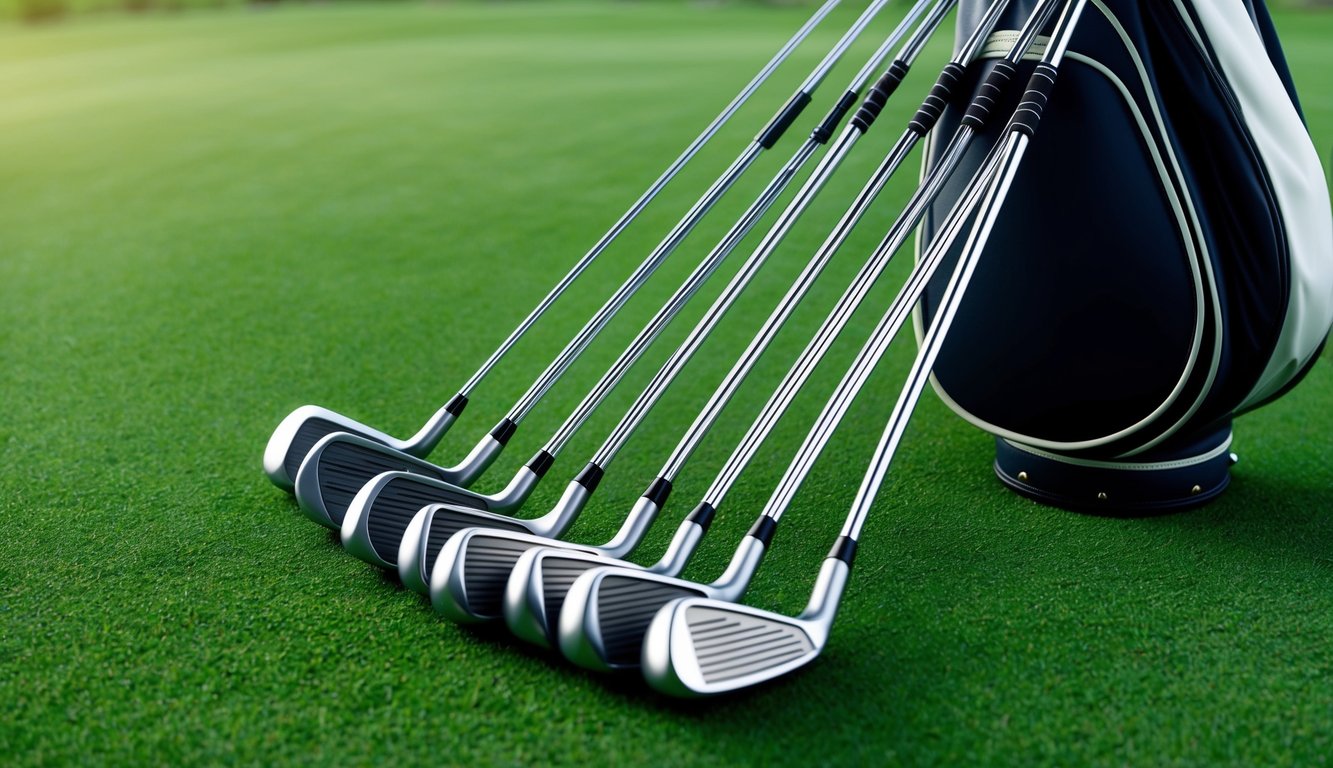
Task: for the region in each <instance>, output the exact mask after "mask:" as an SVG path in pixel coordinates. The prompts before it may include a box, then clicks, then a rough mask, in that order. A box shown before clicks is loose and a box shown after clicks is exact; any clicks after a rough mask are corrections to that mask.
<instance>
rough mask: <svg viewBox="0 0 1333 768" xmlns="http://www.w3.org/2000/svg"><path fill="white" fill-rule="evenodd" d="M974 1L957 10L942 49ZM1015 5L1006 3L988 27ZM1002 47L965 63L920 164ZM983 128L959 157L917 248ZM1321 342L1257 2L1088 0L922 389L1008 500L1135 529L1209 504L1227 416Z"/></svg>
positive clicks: (1263, 14) (1225, 449)
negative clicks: (959, 422)
mask: <svg viewBox="0 0 1333 768" xmlns="http://www.w3.org/2000/svg"><path fill="white" fill-rule="evenodd" d="M986 4H987V3H985V2H983V1H982V0H961V5H960V10H959V19H958V24H959V31H960V35H959V39H962V38H963V37H965V36H966V34H967V32H968V31H969V30H971V29H972V28H974V27H975V24H976V22H977V19H978V17H979V16H980V14H981V12H982V10H983V6H985V5H986ZM1034 4H1035V2H1034V0H1013V2H1012V3H1010V8H1009V9H1008V12H1007V13H1008V16H1007V18H1006V19H1003V20H1002V21H1001V23H1000V25H999V26H998V27H997V29H998V30H1015V29H1017V28H1018V27H1019V25H1020V24H1021V21H1022V19H1024V18H1026V17H1027V15H1028V14H1029V13H1030V12H1031V10H1032V7H1033V5H1034ZM1013 34H1014V33H1012V32H1004V31H997V32H996V33H995V34H994V35H993V36H992V44H991V45H988V46H987V48H986V49H985V50H984V51H983V53H982V54H981V56H980V60H978V61H974V62H973V64H972V66H970V67H969V68H968V77H969V80H968V82H965V83H964V84H963V86H964V87H963V88H961V89H960V98H959V99H958V100H957V104H955V105H953V106H951V107H950V108H949V109H948V110H946V113H945V115H944V116H943V119H942V120H941V121H940V124H939V128H938V129H937V130H936V133H935V137H936V140H935V141H934V142H932V145H931V146H930V147H929V148H928V150H927V159H926V162H927V163H934V162H936V161H937V159H938V154H939V152H940V150H941V149H942V145H943V143H944V142H943V140H942V138H940V137H948V136H950V135H952V132H953V130H954V129H955V128H956V127H957V126H958V124H959V121H960V118H961V117H962V112H961V109H960V106H959V105H962V106H965V105H966V103H967V101H966V100H968V99H971V98H972V96H973V94H974V93H976V92H977V90H978V88H979V87H980V85H981V83H982V82H983V81H984V80H985V78H986V77H987V75H988V74H989V72H990V70H991V69H993V68H994V62H995V60H996V59H998V58H999V57H1001V56H1002V55H1003V53H1004V51H1005V49H1006V47H1007V45H1009V44H1010V43H1011V42H1012V39H1013ZM1040 53H1041V46H1040V45H1039V46H1038V50H1037V51H1036V55H1040ZM1032 67H1033V64H1032V62H1028V65H1027V67H1026V68H1020V69H1019V72H1018V74H1017V76H1016V77H1015V78H1014V79H1013V85H1014V86H1015V87H1011V88H1010V89H1009V92H1008V93H1007V94H1006V98H1007V102H1006V103H1004V104H1002V105H1001V109H1000V110H999V111H1000V112H1001V113H1003V114H1008V113H1009V112H1010V111H1012V110H1013V108H1014V106H1015V105H1016V104H1017V102H1018V100H1019V96H1020V95H1021V93H1020V92H1021V91H1022V90H1023V88H1022V83H1024V82H1026V80H1027V76H1028V75H1029V74H1030V73H1031V71H1032ZM1003 128H1004V124H1003V121H993V124H992V125H990V126H988V128H987V129H986V131H984V132H983V133H982V136H981V138H982V140H981V141H978V142H976V143H975V144H974V145H973V147H972V149H971V151H970V153H969V154H968V156H967V157H966V158H965V160H964V163H963V166H962V167H961V168H960V169H959V172H958V173H956V174H955V175H954V178H953V180H952V181H951V182H950V186H949V187H947V188H946V189H945V191H944V194H942V195H941V197H940V198H939V200H938V201H937V202H936V204H935V205H934V206H933V208H932V209H931V211H930V212H929V214H928V216H927V218H926V220H925V221H924V222H923V226H922V228H921V232H920V233H919V236H918V243H917V247H918V249H921V248H923V247H924V245H925V244H926V243H928V242H929V241H930V239H931V238H932V236H933V234H934V226H935V225H936V224H938V223H939V222H940V221H942V220H943V217H944V215H945V214H946V213H947V212H948V210H949V208H950V207H952V205H953V203H954V201H955V200H956V198H957V196H958V195H959V194H960V193H961V190H962V188H963V186H964V184H965V182H966V180H967V177H968V176H969V175H970V174H971V173H972V172H974V171H975V170H976V169H977V168H978V167H979V166H980V165H981V163H982V159H983V157H984V156H985V154H986V150H987V148H988V147H989V146H990V145H992V144H993V143H994V142H995V139H996V138H997V137H998V136H999V135H1000V134H1001V132H1002V130H1003ZM960 250H961V243H959V244H955V246H954V252H953V253H951V254H950V256H949V259H948V260H946V262H945V265H944V268H942V269H941V270H940V271H939V273H938V274H937V276H936V278H935V280H934V281H933V282H932V284H931V286H930V287H929V289H928V291H927V295H926V296H925V298H924V299H923V300H922V302H921V304H920V306H919V307H918V309H917V317H916V324H917V328H918V333H920V329H921V328H922V326H923V324H928V323H929V322H930V319H931V317H932V307H933V306H934V305H935V304H937V303H938V301H939V297H940V296H941V294H942V293H943V291H944V287H945V284H946V282H947V279H948V275H949V273H950V271H951V269H950V263H951V261H952V260H954V259H956V258H957V255H958V251H960ZM920 252H921V251H920V250H918V253H920ZM1330 323H1333V217H1331V216H1330V206H1329V194H1328V188H1327V185H1326V183H1325V179H1324V175H1323V168H1322V164H1321V163H1320V161H1319V158H1318V156H1317V154H1316V152H1315V149H1314V146H1313V143H1312V141H1311V139H1310V136H1309V134H1308V132H1307V130H1306V128H1305V125H1304V122H1303V118H1302V115H1301V112H1300V105H1299V102H1298V101H1297V98H1296V93H1295V91H1294V89H1293V86H1292V81H1291V77H1290V74H1289V72H1288V70H1287V66H1286V63H1285V60H1284V58H1283V55H1282V51H1281V49H1280V47H1279V45H1278V41H1277V38H1276V36H1275V34H1274V31H1273V25H1272V23H1271V21H1270V19H1269V16H1268V13H1267V10H1266V9H1265V7H1264V5H1263V2H1262V0H1091V2H1090V3H1089V5H1088V7H1087V10H1086V12H1085V13H1084V14H1083V17H1082V20H1081V22H1080V24H1079V27H1078V29H1077V30H1076V31H1075V33H1074V36H1073V39H1072V42H1071V45H1070V47H1069V54H1068V57H1067V59H1066V64H1065V67H1064V68H1063V71H1062V73H1061V77H1060V80H1059V81H1058V83H1057V84H1056V85H1055V88H1054V92H1053V94H1052V95H1051V99H1050V106H1049V108H1048V109H1047V111H1046V114H1045V117H1044V119H1043V121H1042V127H1041V131H1040V132H1039V133H1038V134H1037V136H1036V138H1035V139H1034V140H1033V142H1032V145H1031V147H1030V149H1029V151H1028V154H1027V157H1026V159H1025V161H1024V164H1023V166H1022V168H1021V169H1020V171H1019V173H1018V175H1017V177H1016V178H1015V180H1014V184H1013V186H1012V188H1011V189H1010V192H1009V196H1008V198H1007V202H1006V203H1005V205H1004V207H1003V209H1002V211H1001V214H1000V219H999V221H998V222H997V224H996V227H995V229H994V232H993V234H992V236H991V238H990V240H989V244H988V246H987V248H986V250H985V252H984V253H983V254H982V257H981V261H980V264H979V266H978V267H977V271H976V273H975V278H974V279H973V281H972V284H971V288H970V289H969V291H968V294H967V297H966V298H965V300H964V301H963V304H962V307H961V308H960V310H959V313H958V315H957V319H956V322H955V323H954V324H953V327H952V329H951V331H950V333H949V336H948V338H947V341H946V343H945V345H944V347H943V349H942V351H941V354H940V357H939V360H938V362H937V363H936V365H935V368H934V376H933V379H932V383H933V385H934V387H935V389H936V392H937V393H938V394H939V395H940V397H941V398H943V400H944V401H945V402H946V403H947V404H948V405H949V406H950V407H951V408H952V409H953V410H954V411H955V412H957V413H958V414H959V415H960V416H962V417H963V418H964V419H966V420H967V421H969V422H971V423H972V424H974V425H976V426H978V427H980V428H982V429H984V430H986V431H987V432H990V433H991V434H993V435H995V438H996V461H995V471H996V473H997V474H998V475H999V477H1000V478H1001V480H1003V482H1004V483H1005V484H1007V485H1008V486H1009V487H1011V488H1013V489H1014V490H1016V491H1018V492H1020V493H1023V494H1025V495H1027V496H1030V497H1032V498H1035V499H1038V500H1040V501H1044V502H1047V503H1052V504H1056V505H1059V506H1064V507H1070V508H1078V509H1090V510H1102V511H1106V512H1113V513H1121V514H1124V513H1129V514H1136V513H1137V514H1142V513H1149V512H1154V511H1162V510H1168V509H1174V508H1180V507H1185V506H1190V505H1194V504H1198V503H1202V502H1204V501H1207V500H1208V499H1211V498H1213V497H1215V496H1216V495H1217V494H1219V493H1220V492H1222V490H1223V489H1224V488H1225V487H1226V485H1227V483H1228V480H1229V470H1230V466H1231V464H1232V463H1234V461H1235V456H1234V454H1232V453H1231V422H1232V418H1233V416H1235V415H1236V414H1240V413H1244V412H1245V411H1248V410H1251V409H1254V408H1256V407H1258V406H1260V405H1263V404H1265V403H1267V402H1270V401H1272V400H1273V399H1275V398H1277V397H1279V396H1281V395H1282V394H1283V393H1285V392H1286V391H1287V390H1288V389H1290V388H1291V387H1292V386H1294V385H1295V384H1296V383H1297V382H1298V381H1299V380H1300V379H1301V378H1302V376H1303V375H1304V374H1305V373H1306V372H1308V371H1309V369H1310V368H1311V367H1312V366H1313V365H1314V364H1315V362H1316V361H1317V360H1318V358H1319V356H1320V350H1321V349H1322V347H1323V344H1324V341H1325V339H1326V337H1327V336H1328V333H1329V328H1330Z"/></svg>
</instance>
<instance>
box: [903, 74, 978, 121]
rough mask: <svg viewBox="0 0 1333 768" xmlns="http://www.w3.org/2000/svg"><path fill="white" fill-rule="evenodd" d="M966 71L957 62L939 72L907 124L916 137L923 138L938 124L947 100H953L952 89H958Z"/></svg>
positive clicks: (947, 102)
mask: <svg viewBox="0 0 1333 768" xmlns="http://www.w3.org/2000/svg"><path fill="white" fill-rule="evenodd" d="M965 71H966V70H964V69H963V65H962V64H959V63H957V62H953V61H951V62H949V63H948V64H946V65H945V67H944V69H943V70H941V71H940V76H939V78H937V79H936V80H935V85H933V86H931V88H930V93H929V94H928V95H927V96H926V100H925V101H923V102H921V106H920V108H918V109H917V111H916V114H915V115H913V116H912V119H911V121H910V122H908V123H907V128H908V130H910V131H912V132H913V133H915V134H916V135H917V136H925V135H926V134H927V133H930V129H931V128H934V127H935V123H937V122H939V119H940V115H941V114H943V113H944V108H945V107H946V106H948V104H949V99H951V98H953V89H954V88H957V87H958V83H959V81H961V80H962V79H963V74H964V72H965Z"/></svg>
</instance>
